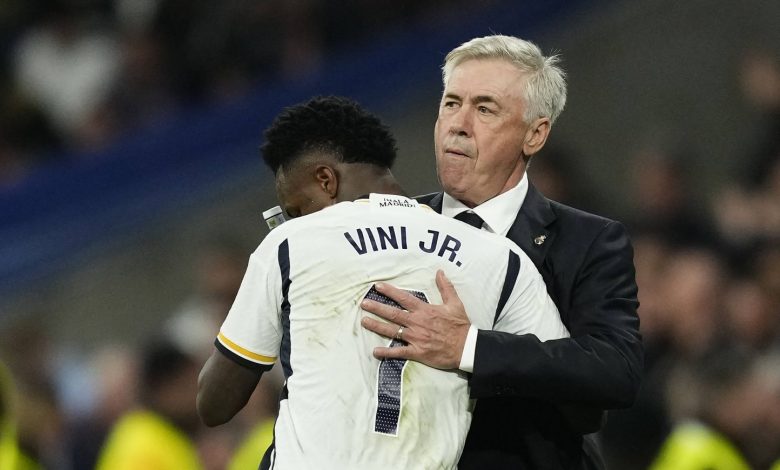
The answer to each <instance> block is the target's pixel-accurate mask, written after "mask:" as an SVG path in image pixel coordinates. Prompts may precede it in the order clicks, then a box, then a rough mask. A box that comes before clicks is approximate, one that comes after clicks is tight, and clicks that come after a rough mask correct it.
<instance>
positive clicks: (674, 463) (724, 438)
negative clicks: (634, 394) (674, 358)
mask: <svg viewBox="0 0 780 470" xmlns="http://www.w3.org/2000/svg"><path fill="white" fill-rule="evenodd" d="M675 381H678V382H681V383H680V384H679V385H678V386H677V387H676V390H677V394H675V395H672V396H671V397H670V399H671V400H672V401H674V400H676V399H680V398H682V399H683V400H684V401H686V402H696V407H695V408H694V409H692V410H691V412H690V413H689V414H687V415H686V416H684V417H681V419H680V420H679V424H678V425H677V426H676V427H675V429H674V431H673V432H672V434H671V435H670V436H669V438H668V439H667V441H666V443H665V444H664V446H663V449H662V450H661V452H660V454H659V456H658V459H657V460H656V461H655V463H654V464H653V465H652V467H651V470H704V469H708V470H751V469H766V468H769V467H770V465H772V464H773V463H774V464H775V465H780V460H779V459H778V457H780V363H778V358H777V357H769V356H767V357H762V358H759V357H755V356H752V355H750V354H747V353H745V352H744V351H740V350H735V349H721V350H716V351H714V352H712V353H710V354H706V355H703V356H702V357H700V358H698V359H696V360H693V361H691V362H689V363H687V364H685V365H682V366H681V367H680V368H679V370H678V371H677V372H676V374H675V377H674V378H673V379H672V382H673V383H674V382H675Z"/></svg>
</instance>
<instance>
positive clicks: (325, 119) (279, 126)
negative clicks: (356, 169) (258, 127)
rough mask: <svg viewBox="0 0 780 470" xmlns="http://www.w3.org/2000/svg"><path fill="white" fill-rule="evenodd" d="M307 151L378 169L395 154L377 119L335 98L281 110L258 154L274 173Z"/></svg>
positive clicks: (389, 136)
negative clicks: (317, 151) (330, 155)
mask: <svg viewBox="0 0 780 470" xmlns="http://www.w3.org/2000/svg"><path fill="white" fill-rule="evenodd" d="M310 150H321V151H324V152H329V153H332V155H333V156H335V157H336V158H339V159H340V160H341V161H343V162H346V163H369V164H373V165H376V166H379V167H382V168H391V167H392V166H393V162H394V161H395V156H396V151H397V149H396V144H395V138H394V137H393V136H392V134H390V130H389V129H388V128H387V127H386V126H385V125H383V124H382V122H381V121H380V120H379V118H377V117H376V116H374V115H373V114H371V113H369V112H368V111H366V110H365V109H363V108H362V107H361V106H360V105H359V104H357V103H356V102H354V101H352V100H350V99H348V98H343V97H338V96H318V97H316V98H313V99H311V100H309V101H307V102H305V103H299V104H297V105H294V106H290V107H289V108H285V109H284V111H282V112H281V113H280V114H279V115H278V116H277V117H276V119H274V122H273V123H272V124H271V126H270V127H268V129H266V130H265V143H264V144H263V146H262V147H261V151H262V153H263V160H265V163H266V164H267V165H268V166H269V167H270V168H271V169H272V170H273V172H274V174H276V173H277V172H278V170H279V168H280V167H281V168H284V169H287V168H289V167H290V165H291V164H292V163H293V162H294V161H295V160H297V159H298V158H300V157H301V156H302V154H303V153H305V152H308V151H310Z"/></svg>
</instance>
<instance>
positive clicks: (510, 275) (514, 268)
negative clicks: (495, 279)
mask: <svg viewBox="0 0 780 470" xmlns="http://www.w3.org/2000/svg"><path fill="white" fill-rule="evenodd" d="M519 274H520V256H519V255H518V254H517V253H515V252H514V251H512V250H509V261H508V262H507V267H506V277H505V278H504V287H502V288H501V296H500V297H499V298H498V305H496V315H495V317H493V325H494V326H495V324H496V322H497V321H498V316H499V315H500V314H501V311H502V310H504V305H506V302H507V300H509V295H510V294H511V293H512V289H514V287H515V282H516V281H517V276H518V275H519Z"/></svg>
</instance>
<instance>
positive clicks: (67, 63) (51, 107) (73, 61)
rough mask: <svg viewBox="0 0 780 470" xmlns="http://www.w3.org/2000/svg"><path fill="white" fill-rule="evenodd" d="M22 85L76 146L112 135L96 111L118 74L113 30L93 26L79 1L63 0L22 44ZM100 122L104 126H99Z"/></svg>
mask: <svg viewBox="0 0 780 470" xmlns="http://www.w3.org/2000/svg"><path fill="white" fill-rule="evenodd" d="M14 68H15V76H16V80H17V83H18V84H19V87H20V89H21V90H22V91H23V92H24V93H25V94H26V95H27V96H29V97H30V98H31V99H32V100H34V101H35V102H36V103H39V104H40V106H41V109H42V110H43V111H44V112H45V113H47V115H48V117H49V118H50V119H51V122H52V123H53V125H54V126H55V128H56V129H57V130H58V132H60V133H61V135H63V136H64V137H65V140H66V142H67V143H68V144H69V145H70V146H71V147H73V148H93V147H94V146H96V145H100V144H103V143H105V141H106V139H107V138H108V137H109V135H108V133H107V132H108V129H106V133H102V132H99V131H100V130H101V129H103V128H102V126H103V124H102V123H101V122H100V121H99V120H98V119H97V117H98V116H96V115H95V113H96V112H97V111H98V110H99V109H100V108H101V106H102V105H103V104H104V102H105V101H106V100H107V99H108V95H109V93H110V91H111V89H112V86H113V84H114V82H115V80H116V78H117V72H118V70H119V56H118V50H117V47H116V43H115V41H114V39H113V37H112V35H111V34H110V33H107V32H105V31H102V30H99V29H96V28H93V27H92V25H90V24H87V23H86V21H85V17H84V16H83V15H79V12H78V10H77V9H76V7H74V6H71V5H70V4H69V3H68V2H67V1H66V0H57V1H55V2H53V3H52V5H51V6H50V8H49V9H47V10H46V20H45V21H44V22H43V23H42V24H41V25H40V26H39V27H36V28H34V29H31V30H29V31H28V32H27V33H26V34H25V35H24V37H22V39H21V40H20V42H19V45H18V47H17V50H16V63H15V67H14ZM96 125H99V127H95V126H96Z"/></svg>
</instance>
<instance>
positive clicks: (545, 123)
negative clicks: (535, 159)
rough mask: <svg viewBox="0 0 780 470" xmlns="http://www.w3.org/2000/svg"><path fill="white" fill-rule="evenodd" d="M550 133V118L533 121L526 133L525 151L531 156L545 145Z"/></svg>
mask: <svg viewBox="0 0 780 470" xmlns="http://www.w3.org/2000/svg"><path fill="white" fill-rule="evenodd" d="M548 135H550V118H546V117H543V118H538V119H536V120H534V121H533V122H531V125H530V126H528V130H527V131H526V133H525V142H524V143H523V153H524V154H525V155H527V156H528V157H531V156H532V155H534V154H535V153H536V152H538V151H539V150H541V149H542V147H544V143H545V142H547V136H548Z"/></svg>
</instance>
